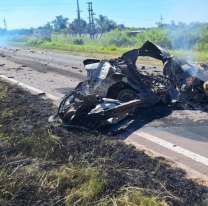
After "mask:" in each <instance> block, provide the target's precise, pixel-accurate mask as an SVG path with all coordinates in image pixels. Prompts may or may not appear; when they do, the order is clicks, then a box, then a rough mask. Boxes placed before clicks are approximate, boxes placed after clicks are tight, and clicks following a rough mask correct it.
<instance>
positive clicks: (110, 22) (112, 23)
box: [104, 19, 117, 32]
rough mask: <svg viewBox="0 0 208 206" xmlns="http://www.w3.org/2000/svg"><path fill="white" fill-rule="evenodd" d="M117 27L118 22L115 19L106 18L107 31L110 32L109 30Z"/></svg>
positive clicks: (105, 27) (105, 26)
mask: <svg viewBox="0 0 208 206" xmlns="http://www.w3.org/2000/svg"><path fill="white" fill-rule="evenodd" d="M116 28H117V24H116V22H115V21H113V20H109V19H106V21H105V24H104V29H105V31H107V32H109V31H111V30H114V29H116Z"/></svg>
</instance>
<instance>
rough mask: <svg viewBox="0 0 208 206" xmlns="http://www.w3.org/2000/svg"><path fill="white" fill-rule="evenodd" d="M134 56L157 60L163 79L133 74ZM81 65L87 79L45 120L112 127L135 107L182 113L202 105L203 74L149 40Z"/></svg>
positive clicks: (206, 98)
mask: <svg viewBox="0 0 208 206" xmlns="http://www.w3.org/2000/svg"><path fill="white" fill-rule="evenodd" d="M139 56H149V57H152V58H155V59H158V60H161V61H162V62H163V65H164V68H163V75H160V74H158V73H148V72H147V71H146V70H145V67H142V69H141V70H139V69H138V68H137V66H136V61H137V58H138V57H139ZM83 63H84V66H85V69H86V70H87V76H88V80H87V81H84V82H80V83H79V84H78V86H77V87H76V88H75V89H74V90H73V91H72V92H71V93H70V94H67V95H66V96H65V98H64V99H63V101H62V102H61V104H60V107H59V110H58V115H55V116H53V117H52V118H50V121H53V120H54V119H57V118H58V119H59V120H60V119H61V121H62V122H63V123H64V124H72V125H73V124H78V125H84V126H87V127H88V128H89V127H100V126H102V125H107V124H116V123H118V122H119V121H121V120H122V119H124V118H125V117H127V116H128V115H129V114H132V113H134V112H135V111H136V109H137V108H139V107H147V106H152V105H155V104H156V103H158V102H163V103H165V104H171V105H175V106H180V107H182V108H184V109H199V105H200V104H206V103H208V82H206V81H207V80H208V76H206V75H205V71H202V70H200V69H199V68H197V67H195V66H194V65H192V64H190V63H188V62H187V61H185V60H184V59H178V58H177V57H176V56H173V55H171V54H170V53H169V52H167V51H165V50H164V49H163V48H161V47H159V46H158V45H156V44H154V43H152V42H149V41H147V42H146V43H145V44H144V45H143V46H142V47H141V48H140V49H134V50H131V51H129V52H127V53H125V54H123V55H122V56H121V57H119V58H116V59H110V60H102V61H100V60H96V59H86V60H85V61H84V62H83ZM205 80H206V81H205Z"/></svg>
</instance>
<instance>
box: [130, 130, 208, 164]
mask: <svg viewBox="0 0 208 206" xmlns="http://www.w3.org/2000/svg"><path fill="white" fill-rule="evenodd" d="M134 134H136V135H137V136H139V137H143V138H145V139H147V140H149V141H151V142H154V143H156V144H158V145H161V146H163V147H165V148H167V149H169V150H172V151H174V152H177V153H179V154H181V155H183V156H186V157H189V158H191V159H193V160H195V161H197V162H200V163H202V164H204V165H206V166H208V158H206V157H203V156H201V155H199V154H196V153H194V152H191V151H189V150H186V149H184V148H182V147H179V146H175V145H174V144H172V143H170V142H167V141H165V140H162V139H160V138H158V137H155V136H153V135H151V134H148V133H146V132H142V131H137V132H134Z"/></svg>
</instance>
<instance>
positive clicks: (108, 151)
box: [0, 80, 208, 206]
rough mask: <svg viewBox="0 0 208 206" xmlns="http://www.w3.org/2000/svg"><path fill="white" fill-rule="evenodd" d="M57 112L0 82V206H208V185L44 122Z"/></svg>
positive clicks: (130, 150)
mask: <svg viewBox="0 0 208 206" xmlns="http://www.w3.org/2000/svg"><path fill="white" fill-rule="evenodd" d="M55 111H56V108H54V107H53V105H52V103H51V102H50V101H48V100H42V99H41V98H40V97H38V96H34V95H31V94H29V93H28V92H26V91H24V90H22V89H20V88H19V87H17V86H15V85H14V86H12V85H10V84H8V83H6V82H3V81H2V80H0V205H5V206H7V205H22V206H23V205H66V206H67V205H68V206H69V205H99V206H111V205H112V206H115V205H119V206H120V205H121V206H131V205H139V206H167V205H174V206H178V205H181V206H184V205H193V204H194V205H206V202H205V199H204V198H205V194H206V193H207V191H208V190H207V188H206V187H205V186H202V185H199V184H198V183H197V182H195V181H193V180H191V179H187V178H186V177H185V176H186V173H185V172H184V171H183V170H181V169H175V168H173V167H172V166H171V165H170V163H169V161H168V160H167V161H166V160H165V159H164V158H161V157H158V158H152V157H150V156H148V155H146V154H145V153H144V152H143V151H138V150H136V149H135V148H134V147H133V146H128V145H125V144H124V143H123V142H122V141H120V140H119V139H117V138H116V137H112V136H105V135H103V134H101V133H98V132H95V131H88V130H86V129H82V128H79V129H74V128H63V127H62V126H58V125H54V124H49V123H47V119H48V117H49V116H50V115H52V114H54V113H55Z"/></svg>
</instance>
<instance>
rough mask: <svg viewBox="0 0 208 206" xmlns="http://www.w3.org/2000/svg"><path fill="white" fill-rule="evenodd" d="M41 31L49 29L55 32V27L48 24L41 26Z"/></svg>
mask: <svg viewBox="0 0 208 206" xmlns="http://www.w3.org/2000/svg"><path fill="white" fill-rule="evenodd" d="M38 28H39V29H49V30H53V26H52V25H51V23H50V22H47V23H46V24H45V25H44V26H39V27H38Z"/></svg>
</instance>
